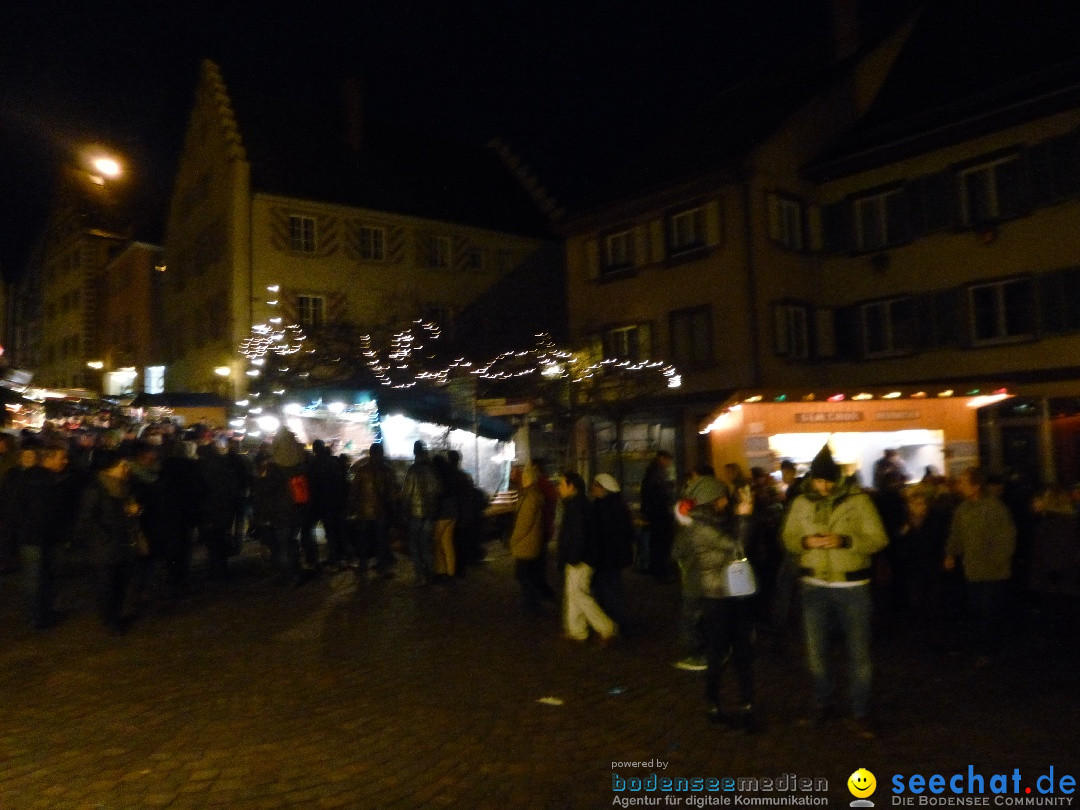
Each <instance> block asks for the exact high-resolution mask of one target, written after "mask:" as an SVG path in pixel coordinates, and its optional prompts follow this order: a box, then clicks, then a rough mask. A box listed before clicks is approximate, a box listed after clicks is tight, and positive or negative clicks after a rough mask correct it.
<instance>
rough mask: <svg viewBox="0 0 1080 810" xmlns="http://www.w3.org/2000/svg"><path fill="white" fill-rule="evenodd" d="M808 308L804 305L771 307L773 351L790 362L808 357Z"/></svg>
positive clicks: (784, 304)
mask: <svg viewBox="0 0 1080 810" xmlns="http://www.w3.org/2000/svg"><path fill="white" fill-rule="evenodd" d="M808 322H809V308H808V307H807V306H806V305H805V304H792V303H781V304H775V305H774V306H773V330H774V334H773V351H775V352H776V354H778V355H780V356H781V357H788V358H791V359H792V360H806V359H807V358H809V357H810V329H809V326H808Z"/></svg>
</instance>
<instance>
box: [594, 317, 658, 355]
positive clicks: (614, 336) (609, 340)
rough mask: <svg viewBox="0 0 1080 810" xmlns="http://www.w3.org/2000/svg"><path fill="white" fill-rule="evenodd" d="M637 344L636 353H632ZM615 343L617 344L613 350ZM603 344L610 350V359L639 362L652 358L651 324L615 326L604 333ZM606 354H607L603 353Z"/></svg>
mask: <svg viewBox="0 0 1080 810" xmlns="http://www.w3.org/2000/svg"><path fill="white" fill-rule="evenodd" d="M635 339H636V342H637V351H636V352H634V351H632V348H633V344H634V342H635ZM616 342H617V343H618V344H619V345H618V349H616V348H615V344H616ZM604 343H605V344H606V345H607V347H610V348H611V352H610V357H611V359H617V360H633V361H635V362H640V361H642V360H649V359H650V358H651V357H652V324H649V323H632V324H626V325H623V326H616V327H612V328H611V329H608V330H607V331H606V332H605V333H604ZM605 354H607V352H605Z"/></svg>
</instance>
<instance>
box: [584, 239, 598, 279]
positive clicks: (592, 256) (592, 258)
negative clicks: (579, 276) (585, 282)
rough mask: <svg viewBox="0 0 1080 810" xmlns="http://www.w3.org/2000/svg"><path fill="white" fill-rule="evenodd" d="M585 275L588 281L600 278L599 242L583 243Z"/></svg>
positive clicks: (593, 240)
mask: <svg viewBox="0 0 1080 810" xmlns="http://www.w3.org/2000/svg"><path fill="white" fill-rule="evenodd" d="M585 275H586V278H588V279H589V280H590V281H595V280H596V279H598V278H600V241H599V240H598V239H590V240H589V241H588V242H586V243H585Z"/></svg>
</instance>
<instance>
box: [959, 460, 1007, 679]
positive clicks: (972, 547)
mask: <svg viewBox="0 0 1080 810" xmlns="http://www.w3.org/2000/svg"><path fill="white" fill-rule="evenodd" d="M958 483H959V485H960V494H961V495H963V496H964V500H963V502H962V503H961V504H960V505H959V506H957V507H956V511H955V512H954V513H953V519H952V526H951V528H950V530H949V539H948V542H947V543H946V545H945V570H946V571H952V570H953V569H955V568H956V562H957V559H958V558H959V559H960V560H961V561H962V564H963V568H964V580H965V581H966V583H967V596H968V603H969V604H970V606H971V613H972V617H973V618H974V620H975V643H976V648H977V649H976V652H977V657H976V659H975V664H976V666H985V665H986V664H988V663H990V660H991V658H992V657H993V656H996V655H997V654H998V653H999V652H1000V647H1001V628H1002V624H1003V618H1004V610H1005V598H1006V596H1007V594H1008V586H1009V579H1010V578H1011V577H1012V559H1013V554H1014V553H1015V551H1016V526H1015V524H1014V523H1013V520H1012V516H1011V515H1010V514H1009V510H1008V509H1007V508H1006V506H1005V504H1003V503H1002V502H1001V501H1000V500H999V499H998V498H997V497H995V496H994V495H992V494H991V493H990V492H988V491H987V489H986V478H985V476H984V475H983V472H982V470H980V469H979V468H978V467H971V468H970V469H968V470H965V471H964V473H963V475H961V476H960V479H959V482H958Z"/></svg>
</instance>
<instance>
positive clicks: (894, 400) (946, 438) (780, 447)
mask: <svg viewBox="0 0 1080 810" xmlns="http://www.w3.org/2000/svg"><path fill="white" fill-rule="evenodd" d="M1009 396H1010V395H1009V392H1008V391H1006V390H1005V389H1002V388H981V389H969V390H968V391H966V392H960V391H953V390H950V389H943V390H934V391H924V390H919V391H914V390H913V391H910V392H907V391H896V390H882V391H876V390H863V391H854V392H850V393H848V392H798V393H791V392H764V391H740V392H737V393H736V394H735V395H733V396H732V397H731V398H730V399H729V400H727V402H725V403H724V404H723V405H722V406H721V407H720V408H719V409H718V410H717V411H716V412H715V413H714V414H713V418H712V419H711V421H710V422H709V423H708V424H706V425H703V426H702V433H707V434H709V447H710V455H711V458H712V464H713V466H714V467H719V466H721V465H723V464H724V463H727V462H731V461H735V462H738V463H739V464H742V465H745V466H747V467H763V468H764V469H765V470H767V471H770V472H771V471H774V470H776V469H777V468H778V466H779V463H780V461H781V460H783V459H785V458H787V459H791V460H792V461H794V462H795V463H796V465H798V466H799V467H800V469H803V468H805V466H807V465H809V463H810V461H811V459H813V457H814V455H815V454H816V453H817V452H818V451H819V450H820V449H821V447H822V445H824V444H825V443H826V442H829V444H830V446H831V448H832V451H833V454H834V456H835V457H836V459H837V461H838V462H840V463H841V464H842V465H844V467H845V469H846V471H847V472H849V473H856V474H858V475H859V477H860V480H861V481H862V482H863V483H864V484H866V485H869V484H870V483H871V480H870V476H871V470H872V469H873V465H874V462H875V461H877V460H878V459H879V458H881V456H882V455H883V454H884V452H885V450H886V449H889V448H893V449H896V450H898V451H899V454H900V460H901V463H902V464H903V466H904V469H905V470H906V472H907V476H908V479H909V480H917V479H919V478H922V476H923V475H924V474H925V472H926V471H927V469H928V468H931V469H932V470H933V472H934V473H936V474H941V473H944V474H947V475H955V474H956V473H958V472H959V471H961V470H963V469H965V468H966V467H968V466H970V465H972V464H977V463H978V461H979V419H978V412H979V409H980V408H982V407H985V406H987V405H991V404H993V403H996V402H999V401H1001V400H1003V399H1006V398H1008V397H1009Z"/></svg>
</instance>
